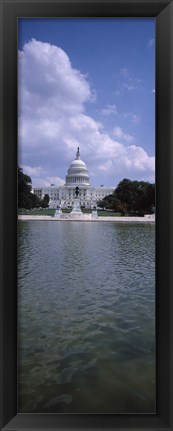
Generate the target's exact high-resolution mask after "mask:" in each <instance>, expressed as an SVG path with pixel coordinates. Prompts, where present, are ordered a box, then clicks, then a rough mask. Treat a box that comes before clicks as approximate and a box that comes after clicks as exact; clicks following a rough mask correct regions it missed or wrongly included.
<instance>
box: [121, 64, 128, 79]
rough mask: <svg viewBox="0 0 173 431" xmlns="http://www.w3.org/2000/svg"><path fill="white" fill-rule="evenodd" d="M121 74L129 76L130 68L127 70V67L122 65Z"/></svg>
mask: <svg viewBox="0 0 173 431" xmlns="http://www.w3.org/2000/svg"><path fill="white" fill-rule="evenodd" d="M120 74H121V75H122V76H123V77H125V78H127V77H128V70H127V68H126V67H122V69H120Z"/></svg>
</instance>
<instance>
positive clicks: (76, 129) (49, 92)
mask: <svg viewBox="0 0 173 431" xmlns="http://www.w3.org/2000/svg"><path fill="white" fill-rule="evenodd" d="M92 101H93V91H92V90H91V87H90V84H89V81H88V78H87V75H86V74H83V73H81V72H80V71H78V70H76V69H75V68H73V67H72V64H71V62H70V59H69V57H68V55H67V54H66V53H65V52H64V51H63V50H62V49H61V48H59V47H57V46H53V45H50V44H49V43H43V42H38V41H36V40H32V41H30V42H28V43H26V44H25V45H24V48H23V51H21V52H19V128H18V130H19V139H18V140H19V157H20V160H19V163H20V165H22V166H25V167H27V169H28V171H27V172H28V173H29V172H30V175H31V177H32V180H33V184H35V185H44V186H46V185H50V184H51V183H53V184H63V183H64V177H65V175H66V172H67V168H68V166H69V163H70V162H71V161H72V160H73V159H74V158H75V154H76V149H77V147H78V146H79V147H80V151H81V157H82V158H83V159H84V160H85V162H86V164H87V166H88V168H89V170H90V171H91V172H94V173H95V176H94V177H93V178H94V179H95V181H97V178H99V180H98V182H99V183H100V182H102V181H101V179H100V172H102V175H103V177H104V178H103V179H104V184H105V185H106V184H107V185H112V184H113V185H114V181H115V178H116V176H117V175H119V177H121V178H122V176H124V175H125V176H127V174H128V175H131V177H133V176H134V178H135V177H137V176H138V177H140V175H141V173H142V175H143V174H145V176H146V178H147V175H148V178H149V177H150V176H152V175H154V164H153V158H152V157H150V156H149V155H148V154H147V153H146V152H145V151H144V150H143V148H140V147H137V146H130V145H129V146H127V145H125V146H124V145H123V143H122V142H123V139H124V140H126V142H128V143H131V141H132V137H131V135H127V134H125V133H124V132H123V131H122V130H121V129H120V128H119V130H118V129H117V130H115V138H117V141H116V140H114V139H112V138H111V136H110V135H109V134H108V133H106V132H105V131H104V129H103V126H102V124H101V122H99V121H95V119H94V118H92V117H91V116H89V115H87V114H86V103H88V102H92ZM116 113H117V108H116V105H111V104H109V105H107V107H106V108H105V112H104V114H105V115H111V114H114V115H115V114H116ZM102 114H103V112H102ZM104 114H103V115H104ZM127 115H130V118H131V121H132V122H134V123H137V122H139V121H140V118H139V116H138V115H137V114H134V113H130V114H127ZM117 134H119V136H117ZM121 141H122V142H121ZM101 178H102V177H101Z"/></svg>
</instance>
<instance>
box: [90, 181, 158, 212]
mask: <svg viewBox="0 0 173 431" xmlns="http://www.w3.org/2000/svg"><path fill="white" fill-rule="evenodd" d="M98 205H99V206H100V207H102V208H107V209H112V210H114V211H120V212H121V214H122V215H124V214H125V213H127V212H128V213H131V214H133V213H135V214H136V215H141V214H144V213H147V212H149V213H150V212H152V208H153V207H154V206H155V184H151V183H149V182H144V181H131V180H129V179H128V178H124V179H123V180H122V181H120V182H119V184H118V186H117V187H116V189H115V190H114V192H113V194H111V195H109V196H105V197H104V198H103V199H102V201H100V202H98Z"/></svg>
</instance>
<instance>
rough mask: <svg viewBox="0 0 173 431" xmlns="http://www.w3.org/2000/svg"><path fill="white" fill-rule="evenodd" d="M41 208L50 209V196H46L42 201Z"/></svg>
mask: <svg viewBox="0 0 173 431" xmlns="http://www.w3.org/2000/svg"><path fill="white" fill-rule="evenodd" d="M41 206H42V208H48V206H49V195H48V194H45V195H44V198H43V199H42V201H41Z"/></svg>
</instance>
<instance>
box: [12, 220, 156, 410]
mask: <svg viewBox="0 0 173 431" xmlns="http://www.w3.org/2000/svg"><path fill="white" fill-rule="evenodd" d="M18 233H19V240H18V245H19V247H18V250H19V251H18V382H19V387H18V408H19V412H25V413H26V412H45V413H47V412H51V413H53V412H59V413H155V228H154V225H152V224H130V223H129V224H122V223H105V222H104V223H101V222H99V223H98V222H94V223H92V222H73V221H72V222H61V221H57V222H51V221H43V222H38V221H27V222H23V221H22V222H19V230H18Z"/></svg>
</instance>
